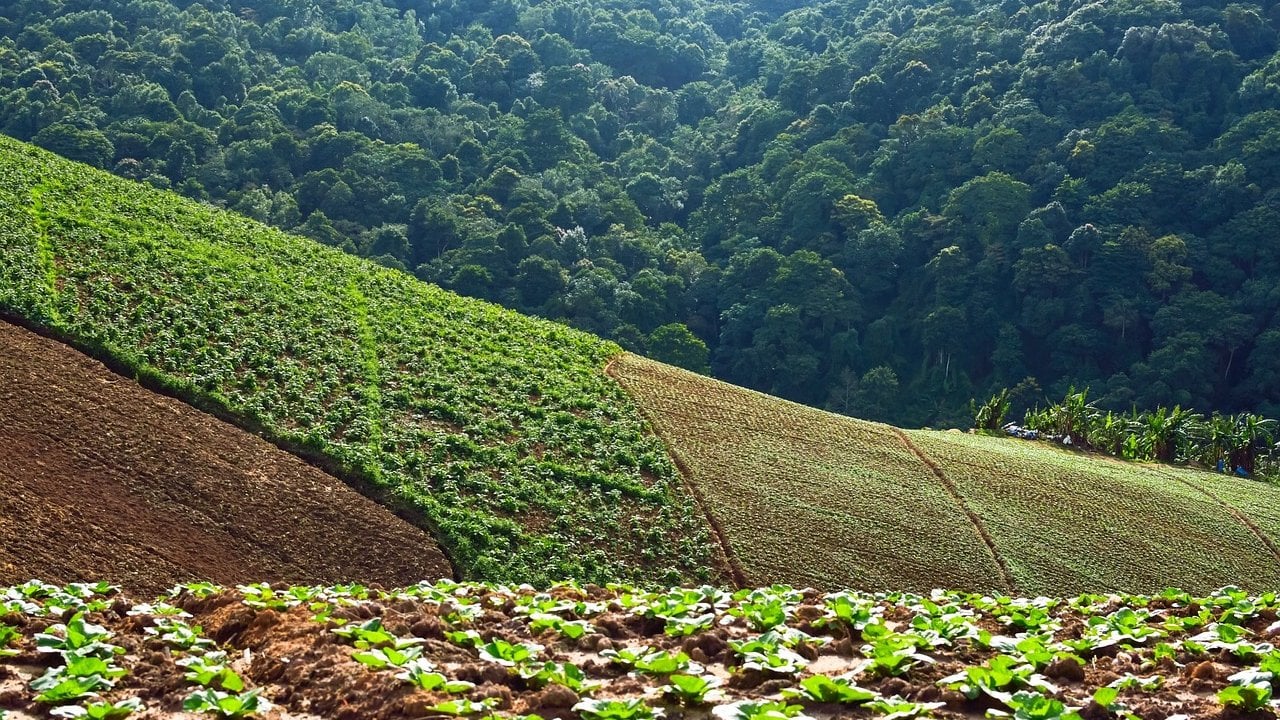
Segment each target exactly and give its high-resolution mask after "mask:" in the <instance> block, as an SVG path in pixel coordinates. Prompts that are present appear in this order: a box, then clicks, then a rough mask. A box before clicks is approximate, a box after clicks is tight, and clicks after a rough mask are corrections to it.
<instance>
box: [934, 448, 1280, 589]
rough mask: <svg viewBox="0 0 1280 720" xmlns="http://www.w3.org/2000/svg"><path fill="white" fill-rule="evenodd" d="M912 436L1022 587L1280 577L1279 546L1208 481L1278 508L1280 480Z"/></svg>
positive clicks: (1213, 583) (1261, 581) (1251, 582)
mask: <svg viewBox="0 0 1280 720" xmlns="http://www.w3.org/2000/svg"><path fill="white" fill-rule="evenodd" d="M910 436H911V438H912V440H913V442H915V443H916V444H917V445H918V446H919V447H920V449H921V450H922V451H923V452H925V453H927V454H928V455H930V456H931V457H933V458H936V460H937V462H938V463H939V465H940V466H941V467H942V468H943V469H944V472H946V474H947V476H948V477H949V478H950V479H951V480H952V482H954V483H955V485H956V487H957V488H958V489H959V490H960V493H961V494H962V495H963V496H964V497H965V500H966V501H967V502H968V503H969V505H970V507H972V508H973V510H974V511H975V512H976V513H977V514H978V516H979V517H981V518H982V520H983V521H984V522H985V523H986V525H987V527H988V528H989V530H990V533H991V536H992V538H993V540H994V542H995V544H996V547H997V548H999V550H1000V552H1001V553H1002V554H1003V555H1004V557H1005V558H1007V559H1008V562H1009V565H1010V567H1011V568H1012V570H1013V574H1014V578H1015V580H1016V582H1017V583H1018V589H1019V590H1021V591H1023V592H1033V593H1040V592H1078V591H1083V590H1084V589H1085V588H1089V589H1090V590H1095V589H1099V588H1105V589H1121V590H1129V589H1136V588H1142V589H1147V590H1150V589H1153V588H1158V587H1162V586H1165V585H1171V584H1172V585H1180V586H1183V587H1187V588H1196V589H1206V588H1214V587H1219V586H1222V585H1228V584H1242V585H1247V586H1249V587H1258V588H1261V587H1275V586H1276V585H1277V583H1280V564H1278V562H1277V557H1276V555H1275V554H1274V552H1272V550H1271V549H1270V548H1268V547H1267V545H1266V543H1264V542H1263V541H1261V540H1260V539H1259V538H1258V536H1256V535H1255V534H1253V532H1251V531H1250V529H1249V527H1248V526H1247V525H1245V524H1244V523H1242V522H1241V521H1240V520H1239V519H1238V518H1237V517H1235V516H1234V515H1233V513H1232V512H1231V511H1230V510H1229V509H1228V508H1227V507H1226V506H1225V505H1223V504H1222V503H1221V502H1219V501H1217V500H1215V499H1214V498H1212V497H1209V496H1206V495H1205V494H1204V492H1202V491H1201V490H1200V489H1198V488H1212V489H1213V491H1214V494H1215V495H1216V496H1218V497H1227V498H1235V499H1236V502H1237V503H1240V504H1241V505H1242V506H1245V507H1250V506H1256V507H1264V506H1268V505H1269V506H1272V507H1274V505H1275V503H1276V502H1277V500H1278V499H1280V492H1277V489H1276V488H1275V487H1273V486H1270V485H1265V484H1262V483H1258V482H1242V481H1239V480H1233V479H1231V478H1228V477H1227V476H1222V475H1214V474H1210V473H1205V472H1200V471H1195V470H1185V469H1175V468H1172V467H1167V466H1153V465H1141V464H1137V463H1125V462H1120V461H1116V460H1112V459H1109V458H1103V457H1099V456H1082V455H1079V454H1076V453H1073V452H1070V451H1067V450H1059V449H1056V448H1054V447H1052V446H1050V445H1046V444H1044V443H1028V442H1025V441H1018V440H1011V439H1006V438H995V437H986V436H981V435H966V434H957V433H940V432H930V431H913V432H911V433H910ZM1245 498H1261V499H1260V500H1253V501H1252V502H1250V501H1246V500H1245ZM1263 522H1266V521H1265V520H1263ZM1270 524H1271V525H1272V527H1274V526H1275V525H1274V522H1271V523H1270Z"/></svg>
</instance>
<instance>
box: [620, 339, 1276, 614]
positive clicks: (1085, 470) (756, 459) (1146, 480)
mask: <svg viewBox="0 0 1280 720" xmlns="http://www.w3.org/2000/svg"><path fill="white" fill-rule="evenodd" d="M610 373H611V374H612V375H613V376H614V377H615V378H617V379H618V380H619V382H621V383H622V385H623V386H624V387H626V388H627V389H628V391H630V392H631V393H632V395H633V397H634V398H635V399H636V402H637V403H638V404H639V405H640V407H641V408H642V409H643V410H644V411H645V413H646V414H647V415H648V416H649V417H650V418H651V419H652V420H653V422H654V423H655V425H656V427H657V429H658V430H659V432H660V434H661V435H662V436H663V438H664V439H665V440H666V441H667V443H668V444H669V446H670V447H671V450H672V452H673V454H675V456H676V457H677V458H678V459H679V462H680V464H681V465H682V466H683V468H684V470H685V471H686V474H687V475H688V476H689V478H690V479H691V481H692V483H693V485H694V486H695V487H696V489H697V492H698V495H699V496H700V497H701V499H702V502H703V505H704V506H705V507H706V508H707V511H708V513H709V515H710V516H711V517H712V519H713V520H714V521H715V524H716V525H717V527H718V528H719V530H720V532H721V534H722V536H723V538H724V540H725V543H726V545H727V546H728V548H729V550H730V552H731V554H732V557H733V560H734V562H735V565H736V567H737V568H738V569H739V571H740V573H741V576H742V578H743V579H744V580H745V582H746V583H747V584H748V585H751V584H759V583H765V582H788V583H794V584H801V585H803V584H814V585H818V586H828V587H831V586H834V587H839V586H844V585H850V586H855V587H860V588H871V589H879V590H888V589H894V590H903V589H910V590H927V589H929V588H933V587H965V588H980V589H987V590H990V589H1000V590H1003V591H1007V592H1022V593H1049V594H1055V593H1073V592H1096V591H1099V590H1122V591H1130V592H1154V591H1158V590H1160V589H1161V588H1164V587H1167V586H1173V585H1176V586H1181V587H1184V588H1186V589H1191V590H1195V591H1207V590H1210V589H1213V588H1217V587H1221V586H1224V585H1230V584H1237V585H1243V586H1247V587H1252V588H1259V589H1266V588H1275V587H1276V586H1277V585H1280V556H1278V555H1277V553H1276V550H1275V540H1274V538H1276V537H1277V536H1280V489H1278V488H1276V487H1274V486H1271V485H1267V484H1263V483H1259V482H1254V481H1247V480H1240V479H1236V478H1231V477H1228V476H1224V475H1218V474H1214V473H1206V472H1200V471H1195V470H1187V469H1175V468H1172V467H1166V466H1144V465H1137V464H1133V463H1123V462H1119V461H1115V460H1111V459H1105V458H1100V457H1095V456H1085V455H1081V454H1078V453H1073V452H1069V451H1066V450H1061V449H1058V448H1055V447H1053V446H1051V445H1048V444H1045V443H1029V442H1026V441H1021V440H1009V439H1004V438H992V437H982V436H976V435H968V434H964V433H959V432H956V431H949V432H935V431H924V430H920V431H902V430H898V429H896V428H892V427H890V426H887V425H881V424H878V423H869V422H863V421H859V420H854V419H850V418H847V417H843V416H839V415H833V414H831V413H825V412H821V411H819V410H814V409H812V408H807V407H804V406H802V405H796V404H794V403H789V402H787V401H784V400H780V399H778V398H774V397H770V396H768V395H763V394H761V393H757V392H753V391H750V390H745V389H743V388H739V387H735V386H732V385H728V384H725V383H722V382H719V381H716V380H712V379H710V378H706V377H703V376H701V375H696V374H694V373H690V372H686V371H684V370H680V369H678V368H673V367H670V366H668V365H663V364H661V363H655V362H653V361H651V360H647V359H645V358H641V357H637V356H635V355H630V354H627V355H623V356H621V357H619V358H617V359H616V360H615V361H614V362H613V363H612V364H611V365H610Z"/></svg>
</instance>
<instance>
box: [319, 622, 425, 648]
mask: <svg viewBox="0 0 1280 720" xmlns="http://www.w3.org/2000/svg"><path fill="white" fill-rule="evenodd" d="M329 632H331V633H333V634H334V635H337V636H338V637H340V638H345V639H347V640H349V641H350V642H351V644H352V645H355V646H356V647H358V648H360V649H361V650H364V649H367V648H376V647H383V646H389V647H393V648H396V649H398V650H402V649H404V648H406V647H410V646H413V645H420V644H422V643H423V642H424V641H423V640H422V639H421V638H399V637H396V636H395V635H393V634H391V633H390V632H388V631H387V630H386V628H384V627H382V618H372V619H370V620H366V621H364V622H362V623H347V624H346V625H343V626H341V627H336V628H332V629H330V630H329Z"/></svg>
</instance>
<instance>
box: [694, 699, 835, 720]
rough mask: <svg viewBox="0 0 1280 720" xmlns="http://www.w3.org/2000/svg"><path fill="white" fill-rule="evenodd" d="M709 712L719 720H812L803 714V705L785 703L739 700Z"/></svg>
mask: <svg viewBox="0 0 1280 720" xmlns="http://www.w3.org/2000/svg"><path fill="white" fill-rule="evenodd" d="M711 712H712V714H714V715H715V716H716V717H717V718H720V720H813V718H811V717H809V716H808V715H805V714H804V706H803V705H791V704H788V703H785V702H752V701H750V700H740V701H738V702H735V703H730V704H728V705H718V706H716V707H715V708H712V710H711Z"/></svg>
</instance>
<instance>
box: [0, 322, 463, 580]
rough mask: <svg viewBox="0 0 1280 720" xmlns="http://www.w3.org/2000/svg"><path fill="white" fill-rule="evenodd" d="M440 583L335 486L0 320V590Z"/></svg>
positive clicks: (406, 540) (399, 533) (398, 530)
mask: <svg viewBox="0 0 1280 720" xmlns="http://www.w3.org/2000/svg"><path fill="white" fill-rule="evenodd" d="M451 574H452V570H451V568H450V567H449V563H448V561H447V560H446V559H445V557H444V555H443V554H442V553H441V552H440V549H439V547H438V546H437V545H436V543H435V541H434V540H432V538H431V536H430V535H428V534H427V533H425V532H423V531H422V530H419V529H418V528H416V527H414V526H412V525H410V524H409V523H407V522H405V521H404V520H401V519H400V518H398V517H396V516H395V515H393V514H392V513H391V512H389V511H388V510H386V509H385V508H383V507H382V506H380V505H378V504H376V503H374V502H372V501H370V500H368V499H366V498H364V497H362V496H361V495H359V494H358V493H357V492H355V491H354V490H352V489H351V488H350V487H348V486H347V485H345V484H343V483H342V482H341V481H340V480H338V479H337V478H334V477H332V476H330V475H327V474H325V473H323V472H321V471H319V470H317V469H316V468H314V467H312V466H310V465H308V464H306V463H304V462H302V461H301V460H299V459H298V458H296V457H294V456H293V455H290V454H288V453H285V452H283V451H281V450H279V449H277V448H276V447H275V446H273V445H271V444H269V443H267V442H265V441H263V440H262V439H260V438H258V437H256V436H254V435H250V434H248V433H245V432H244V431H242V430H239V429H237V428H235V427H233V426H231V425H228V424H226V423H224V422H221V421H219V420H216V419H214V418H212V417H210V416H208V415H205V414H203V413H200V412H197V411H195V410H193V409H192V408H190V407H189V406H187V405H185V404H183V403H181V402H178V401H176V400H173V399H170V398H167V397H163V396H160V395H156V394H154V393H151V392H149V391H147V390H146V389H144V388H142V387H141V386H139V385H138V384H137V383H135V382H133V381H132V380H129V379H126V378H122V377H120V376H118V375H116V374H114V373H112V372H111V371H109V370H108V369H107V368H105V367H103V366H102V365H101V364H100V363H98V362H96V361H94V360H92V359H90V358H88V357H86V356H84V355H82V354H80V353H78V352H76V351H74V350H72V349H70V348H68V347H66V346H64V345H62V344H60V343H57V342H54V341H52V340H49V339H47V338H44V337H41V336H39V335H36V334H34V333H31V332H29V331H27V330H24V329H22V328H19V327H16V326H14V325H10V324H8V323H3V322H0V583H12V582H17V581H19V580H22V579H26V578H29V577H32V576H39V577H42V578H47V579H50V580H57V581H60V582H69V581H75V580H83V579H87V578H91V577H92V578H94V579H107V580H110V581H111V582H116V583H121V584H124V585H127V586H128V587H131V588H137V589H139V590H145V591H158V590H160V589H162V588H167V587H170V586H172V584H173V583H174V582H177V581H179V580H188V579H203V580H214V581H217V582H223V583H235V582H244V581H247V580H250V579H260V578H265V579H268V580H281V581H290V582H332V581H337V580H339V579H344V580H360V581H363V582H377V583H383V584H387V585H401V584H406V583H411V582H417V581H419V580H421V579H424V578H439V577H441V576H446V577H447V576H450V575H451Z"/></svg>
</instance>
